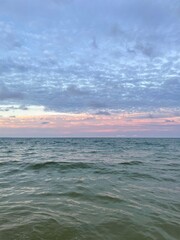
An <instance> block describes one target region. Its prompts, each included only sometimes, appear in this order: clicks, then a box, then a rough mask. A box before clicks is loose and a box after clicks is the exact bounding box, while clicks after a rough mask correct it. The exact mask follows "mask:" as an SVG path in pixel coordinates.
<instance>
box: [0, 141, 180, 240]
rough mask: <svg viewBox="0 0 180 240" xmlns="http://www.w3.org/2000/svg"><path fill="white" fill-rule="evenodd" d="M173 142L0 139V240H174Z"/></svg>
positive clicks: (177, 153) (177, 173) (176, 176)
mask: <svg viewBox="0 0 180 240" xmlns="http://www.w3.org/2000/svg"><path fill="white" fill-rule="evenodd" d="M179 223H180V139H118V138H116V139H101V138H91V139H87V138H86V139H68V138H66V139H0V239H2V240H22V239H27V240H28V239H29V240H36V239H37V240H38V239H42V240H66V239H67V240H69V239H72V240H73V239H74V240H75V239H77V240H83V239H84V240H91V239H92V240H116V239H117V240H161V239H162V240H163V239H167V240H177V239H179V236H180V224H179Z"/></svg>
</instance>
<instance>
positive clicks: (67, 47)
mask: <svg viewBox="0 0 180 240" xmlns="http://www.w3.org/2000/svg"><path fill="white" fill-rule="evenodd" d="M179 43H180V1H179V0H156V1H154V0H91V1H89V0H0V137H180V44H179Z"/></svg>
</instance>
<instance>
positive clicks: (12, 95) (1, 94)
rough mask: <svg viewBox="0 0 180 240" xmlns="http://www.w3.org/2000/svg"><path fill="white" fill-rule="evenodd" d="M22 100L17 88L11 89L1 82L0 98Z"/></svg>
mask: <svg viewBox="0 0 180 240" xmlns="http://www.w3.org/2000/svg"><path fill="white" fill-rule="evenodd" d="M8 99H11V100H22V99H23V94H22V93H21V92H18V91H17V90H11V89H9V88H8V87H7V86H5V85H4V84H3V83H2V84H1V85H0V100H2V101H3V100H8Z"/></svg>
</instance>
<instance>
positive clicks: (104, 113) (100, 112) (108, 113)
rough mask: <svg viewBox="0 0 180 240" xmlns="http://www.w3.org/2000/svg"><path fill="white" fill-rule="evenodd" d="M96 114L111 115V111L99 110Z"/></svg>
mask: <svg viewBox="0 0 180 240" xmlns="http://www.w3.org/2000/svg"><path fill="white" fill-rule="evenodd" d="M95 115H104V116H110V115H111V113H110V112H107V111H98V112H96V113H95Z"/></svg>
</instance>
